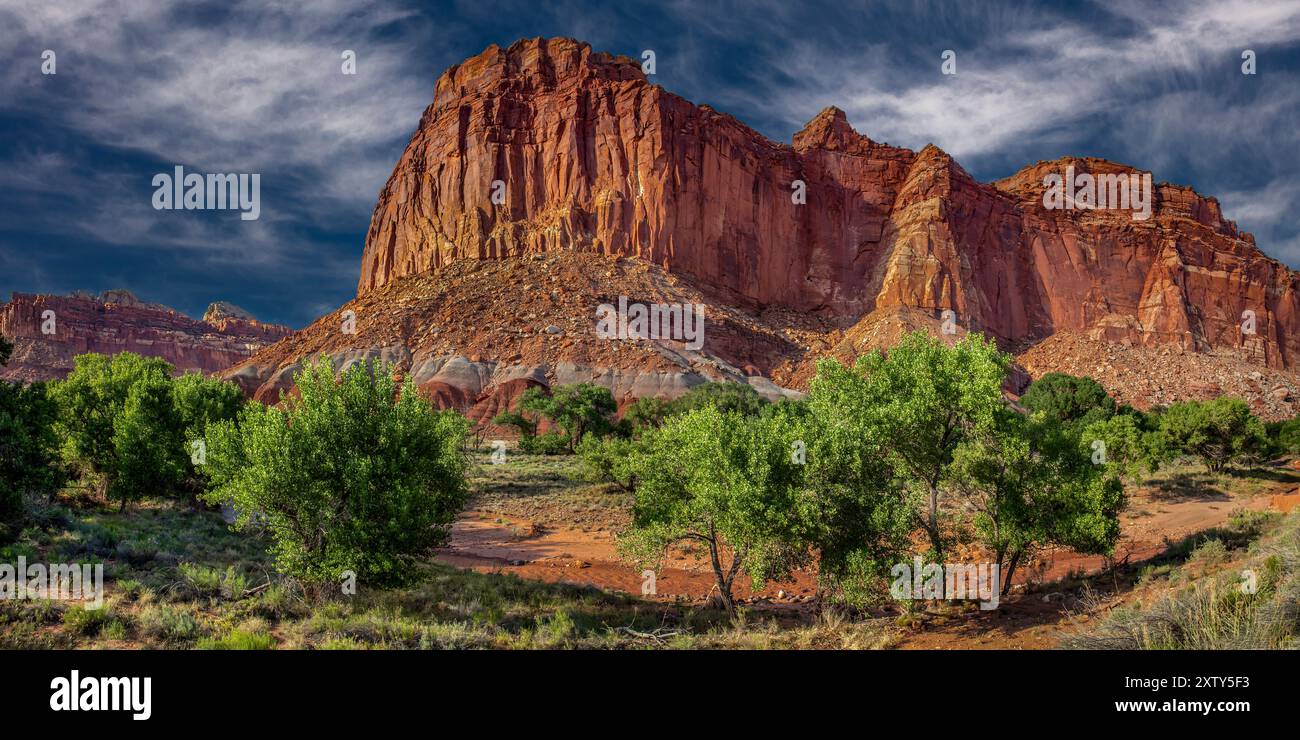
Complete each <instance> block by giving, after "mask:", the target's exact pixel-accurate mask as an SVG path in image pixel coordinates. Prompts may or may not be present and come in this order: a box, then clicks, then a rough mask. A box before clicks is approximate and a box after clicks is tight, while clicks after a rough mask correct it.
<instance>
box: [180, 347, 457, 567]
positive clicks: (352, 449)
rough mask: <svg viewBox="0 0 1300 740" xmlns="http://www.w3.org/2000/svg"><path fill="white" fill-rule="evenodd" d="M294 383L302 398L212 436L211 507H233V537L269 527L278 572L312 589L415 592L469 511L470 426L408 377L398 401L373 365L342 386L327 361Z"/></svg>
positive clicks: (386, 375) (249, 410)
mask: <svg viewBox="0 0 1300 740" xmlns="http://www.w3.org/2000/svg"><path fill="white" fill-rule="evenodd" d="M294 382H295V384H296V386H297V388H298V392H299V395H298V397H297V398H289V397H284V396H282V397H281V403H280V407H278V408H277V407H269V406H262V405H261V404H256V403H254V404H249V405H248V406H246V407H245V408H244V410H243V412H242V413H241V414H240V417H239V421H238V423H232V422H217V423H215V424H213V425H212V426H210V427H209V429H208V465H207V473H208V475H209V477H210V480H211V487H210V488H209V490H208V492H207V493H206V494H205V498H206V500H208V501H209V502H211V503H214V504H216V503H222V502H230V503H232V504H233V506H234V508H235V511H236V512H237V519H236V522H235V525H234V526H235V528H236V529H247V528H249V527H252V526H254V525H255V523H256V525H257V526H263V527H265V528H266V530H267V531H268V532H269V534H270V536H271V541H272V545H271V552H272V554H273V555H274V556H275V560H276V567H277V568H278V569H279V570H280V571H281V572H283V573H285V574H288V575H290V576H293V577H295V578H298V579H300V580H302V581H303V582H305V583H308V584H315V585H316V586H318V587H319V586H321V585H323V584H325V583H327V582H331V581H335V582H337V581H338V580H340V579H341V578H343V577H344V574H345V573H346V572H348V571H351V572H352V573H355V574H356V577H357V578H358V580H359V581H361V582H363V583H367V584H370V585H374V586H387V585H398V584H403V583H407V582H410V581H411V580H413V579H414V578H415V577H416V567H415V565H416V563H417V561H419V560H420V559H422V558H426V557H429V556H430V555H431V554H432V552H433V550H434V548H437V547H439V546H442V545H445V544H446V543H447V541H448V538H449V536H450V532H451V524H452V522H453V520H454V519H455V517H456V514H457V513H458V512H459V511H460V510H461V509H462V508H463V507H464V505H465V502H466V499H467V495H468V494H467V489H466V483H465V460H464V457H463V456H462V454H461V446H462V444H463V442H464V438H465V434H466V432H467V426H468V425H467V423H466V421H465V420H464V418H463V417H461V416H460V415H459V414H457V413H455V412H454V411H442V412H438V411H434V410H433V408H432V407H431V406H430V405H429V404H428V403H427V402H425V401H424V400H423V399H421V398H420V396H419V394H418V393H417V392H416V390H415V387H414V385H413V383H412V382H411V380H410V379H409V378H408V379H407V381H406V383H405V385H403V386H402V387H401V388H400V393H399V388H398V385H397V383H396V381H394V379H393V376H392V373H391V368H390V367H388V366H387V365H383V364H380V363H377V362H376V363H372V364H371V365H370V366H369V367H365V366H363V365H360V364H357V365H353V366H352V367H350V368H349V369H348V370H347V371H346V372H344V373H343V374H342V377H341V378H337V379H336V375H335V371H334V366H333V362H332V361H331V360H330V359H329V358H323V359H321V360H319V361H317V362H315V363H312V364H310V365H308V366H307V367H305V368H304V369H303V371H302V372H301V373H300V374H299V375H297V376H296V377H295V379H294Z"/></svg>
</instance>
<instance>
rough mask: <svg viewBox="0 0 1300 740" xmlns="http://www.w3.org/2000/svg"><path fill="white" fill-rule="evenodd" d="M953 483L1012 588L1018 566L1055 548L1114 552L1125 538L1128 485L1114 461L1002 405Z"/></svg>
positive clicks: (978, 434)
mask: <svg viewBox="0 0 1300 740" xmlns="http://www.w3.org/2000/svg"><path fill="white" fill-rule="evenodd" d="M946 485H947V486H949V487H950V488H951V489H952V491H953V493H954V494H955V495H956V496H957V497H958V499H959V500H960V501H961V503H962V505H963V507H964V508H967V509H968V510H970V511H972V512H973V524H974V528H975V532H976V534H977V536H978V538H979V540H980V542H981V543H982V544H983V545H984V546H985V547H986V548H988V550H989V551H990V552H991V553H992V554H993V557H994V562H995V563H996V564H997V566H998V569H999V572H1000V573H1001V574H1002V591H1003V593H1007V592H1009V591H1010V588H1011V583H1012V579H1013V578H1014V577H1015V573H1016V569H1017V567H1018V566H1019V565H1020V564H1022V563H1024V562H1026V561H1027V560H1028V559H1029V558H1030V557H1032V555H1033V554H1034V552H1035V551H1037V550H1039V549H1041V548H1043V547H1047V546H1050V545H1059V546H1063V547H1069V548H1072V549H1074V550H1075V551H1077V552H1081V553H1086V554H1101V555H1110V554H1111V552H1113V550H1114V546H1115V543H1116V542H1117V541H1118V539H1119V534H1120V524H1119V513H1120V511H1122V510H1123V508H1124V504H1125V498H1124V487H1123V485H1122V484H1121V483H1120V481H1119V473H1118V471H1117V469H1116V468H1115V467H1114V466H1112V465H1107V464H1102V465H1097V464H1094V463H1093V462H1092V460H1091V458H1090V457H1089V454H1088V451H1087V450H1083V449H1080V447H1079V445H1078V441H1077V437H1076V436H1075V435H1074V434H1073V432H1072V430H1069V429H1067V428H1065V422H1062V421H1061V420H1059V419H1057V418H1055V417H1052V416H1049V415H1047V414H1046V413H1045V412H1038V413H1036V414H1034V415H1032V416H1026V415H1023V414H1019V413H1017V412H1015V411H1012V410H1010V409H1003V410H999V411H998V412H997V413H996V414H995V423H994V424H991V425H988V426H984V427H981V428H979V429H977V430H975V431H974V432H972V433H971V434H968V435H967V436H966V438H965V439H964V440H963V442H962V444H961V445H960V446H959V447H958V449H957V450H956V452H955V453H954V455H953V462H952V465H951V466H950V467H949V469H948V471H947V480H946Z"/></svg>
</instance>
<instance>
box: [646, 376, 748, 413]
mask: <svg viewBox="0 0 1300 740" xmlns="http://www.w3.org/2000/svg"><path fill="white" fill-rule="evenodd" d="M766 405H767V400H766V399H764V398H763V397H762V396H760V395H759V394H758V391H756V390H754V387H753V386H751V385H749V384H747V383H735V382H731V381H725V380H724V381H717V382H708V383H700V384H699V385H697V386H695V387H693V388H691V389H690V390H688V391H686V393H684V394H682V395H680V396H678V397H677V398H675V399H673V400H672V401H671V402H670V403H669V404H668V413H669V414H684V413H686V412H688V411H693V410H695V409H698V408H704V407H705V406H712V407H713V408H716V409H717V410H719V411H724V412H729V411H734V412H736V413H739V414H744V415H746V416H754V415H756V414H758V413H759V412H761V411H762V410H763V407H764V406H766Z"/></svg>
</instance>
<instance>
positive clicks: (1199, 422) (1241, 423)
mask: <svg viewBox="0 0 1300 740" xmlns="http://www.w3.org/2000/svg"><path fill="white" fill-rule="evenodd" d="M1159 430H1160V437H1161V440H1162V441H1163V443H1164V445H1165V446H1166V448H1167V449H1169V450H1171V451H1176V452H1182V453H1183V454H1187V455H1195V456H1196V457H1198V458H1200V459H1201V462H1202V463H1204V465H1205V468H1206V469H1207V470H1209V471H1210V472H1211V473H1219V472H1222V471H1223V469H1224V468H1225V467H1227V466H1228V465H1229V464H1231V463H1233V462H1234V461H1236V460H1238V459H1241V458H1242V457H1244V456H1246V455H1249V454H1252V453H1255V452H1257V451H1259V450H1262V449H1264V448H1265V447H1266V445H1267V441H1268V438H1267V435H1266V434H1265V433H1264V426H1263V424H1261V423H1260V421H1259V419H1257V418H1255V415H1254V414H1252V413H1251V412H1250V407H1249V406H1248V405H1246V402H1245V401H1243V400H1241V399H1240V398H1233V397H1230V396H1220V397H1219V398H1216V399H1214V400H1212V401H1204V402H1201V401H1184V402H1182V403H1176V404H1174V405H1172V406H1170V407H1169V408H1168V409H1166V410H1165V412H1164V413H1163V414H1161V415H1160V421H1159Z"/></svg>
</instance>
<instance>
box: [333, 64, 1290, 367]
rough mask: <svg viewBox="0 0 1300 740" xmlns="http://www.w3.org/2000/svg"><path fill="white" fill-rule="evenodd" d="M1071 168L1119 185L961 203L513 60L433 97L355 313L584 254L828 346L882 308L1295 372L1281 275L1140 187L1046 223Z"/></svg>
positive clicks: (373, 235)
mask: <svg viewBox="0 0 1300 740" xmlns="http://www.w3.org/2000/svg"><path fill="white" fill-rule="evenodd" d="M1070 164H1074V165H1075V166H1076V169H1077V170H1078V171H1080V172H1085V171H1089V172H1120V171H1122V172H1128V171H1130V169H1129V168H1126V167H1122V166H1120V165H1116V164H1112V163H1109V162H1104V161H1101V160H1094V159H1086V160H1084V159H1080V160H1074V159H1069V160H1065V159H1063V160H1059V161H1056V162H1039V163H1037V164H1035V165H1032V166H1030V167H1027V168H1026V169H1024V170H1022V171H1021V172H1019V173H1017V174H1016V175H1014V176H1012V177H1010V178H1007V179H1005V180H1002V181H999V182H997V183H992V184H984V183H979V182H976V181H975V180H974V179H973V178H971V177H970V175H968V174H967V173H966V172H965V171H964V170H963V169H962V168H961V166H960V165H958V164H957V163H956V162H954V161H953V160H952V159H951V157H949V156H948V155H947V154H945V153H944V152H942V151H940V150H939V149H937V148H936V147H933V146H928V147H926V148H925V149H923V150H921V151H920V152H915V153H914V152H912V151H909V150H907V149H901V148H897V147H891V146H888V145H885V144H880V143H877V142H873V141H871V140H870V139H868V138H867V137H865V136H862V135H860V134H858V133H856V132H855V131H854V130H853V129H852V128H851V127H850V126H849V124H848V122H847V121H846V119H845V117H844V114H843V113H842V112H840V111H839V110H837V109H834V108H828V109H826V110H824V111H822V112H821V113H820V114H818V115H817V116H816V117H815V118H814V119H813V120H812V121H810V122H809V124H808V125H807V126H806V127H805V128H804V130H802V131H800V132H799V133H798V134H796V135H795V137H794V141H793V146H787V145H783V144H778V143H775V142H772V141H770V140H768V139H766V138H764V137H763V136H761V135H760V134H758V133H757V132H755V131H753V130H752V129H750V128H748V127H746V126H745V125H743V124H742V123H740V122H739V121H737V120H736V119H734V118H732V117H730V116H727V115H725V114H722V113H719V112H717V111H714V110H713V109H711V108H709V107H707V106H696V105H694V104H692V103H690V102H688V101H686V100H684V99H682V98H680V97H677V96H675V95H673V94H671V93H668V92H666V91H665V90H663V89H662V88H661V87H659V86H657V85H652V84H650V83H649V82H648V81H647V80H646V79H645V76H644V75H643V74H642V73H641V70H640V67H639V65H638V63H637V62H635V61H633V60H631V59H628V58H626V57H616V56H611V55H608V54H603V53H600V52H595V51H592V50H591V48H590V47H589V46H588V45H587V44H584V43H580V42H577V41H573V40H569V39H551V40H545V39H530V40H525V41H520V42H518V43H516V44H514V45H512V46H511V47H510V48H508V49H501V48H499V47H496V46H492V47H489V48H488V49H487V50H486V51H484V52H483V53H482V54H480V55H478V56H477V57H474V58H472V59H469V60H467V61H465V62H464V63H462V64H459V65H456V66H455V67H452V68H451V69H449V70H448V71H447V72H446V73H445V74H443V75H442V77H441V78H440V79H439V80H438V82H437V87H436V90H435V95H434V101H433V104H432V105H430V106H429V108H428V109H427V110H426V111H425V113H424V115H423V117H422V118H421V120H420V124H419V127H418V129H417V131H416V133H415V134H414V136H413V137H412V139H411V142H410V144H409V145H408V146H407V148H406V151H405V152H404V153H403V155H402V158H401V160H400V161H399V162H398V164H397V167H396V169H395V170H394V172H393V175H392V177H391V178H390V179H389V181H388V183H387V185H386V186H385V187H384V189H383V191H382V192H381V194H380V197H379V202H378V204H377V206H376V208H375V212H374V215H373V218H372V220H371V225H370V230H369V232H368V234H367V238H366V245H365V252H364V256H363V259H362V268H361V278H360V281H359V284H358V295H359V296H364V295H366V294H367V293H370V292H372V291H375V290H377V289H379V288H381V287H383V286H385V285H387V284H389V283H391V282H392V281H394V280H396V279H397V278H401V277H404V276H408V275H414V274H421V273H426V272H429V271H431V270H434V269H437V268H439V267H441V266H443V265H446V264H448V263H449V262H451V261H453V260H457V259H464V258H470V259H495V258H504V257H511V256H518V255H522V254H528V253H539V252H553V251H560V250H564V251H569V250H573V251H594V252H602V253H607V254H615V255H623V256H633V257H639V258H641V259H644V260H647V261H650V262H653V263H655V264H658V265H661V266H663V267H665V268H666V269H668V270H670V271H672V272H678V273H682V274H687V275H691V276H693V277H694V278H695V279H697V280H699V281H701V282H702V283H704V284H709V285H713V286H717V287H721V288H725V289H729V290H733V291H735V292H736V293H737V294H739V295H740V296H741V297H743V298H744V299H748V300H749V301H753V302H755V303H756V304H758V305H759V306H777V307H782V308H789V309H794V310H797V311H815V312H818V313H820V314H822V315H826V316H830V317H832V318H834V319H835V320H837V321H839V322H841V324H843V325H845V326H848V325H852V324H853V323H855V322H856V321H858V320H859V319H860V318H862V317H863V316H865V315H866V314H868V313H870V312H872V311H874V310H876V309H881V308H885V309H888V308H898V307H910V308H919V309H922V310H924V311H927V312H930V313H932V314H934V315H936V316H937V315H938V314H939V312H941V311H943V310H945V309H952V310H954V311H955V312H956V315H957V320H958V322H959V323H960V324H961V325H962V326H963V327H966V328H971V329H977V330H982V331H985V332H988V333H990V334H992V335H994V336H996V337H997V338H999V339H1000V340H1001V341H1002V342H1003V343H1004V344H1005V345H1007V346H1008V347H1010V348H1024V347H1027V346H1029V345H1031V344H1033V343H1035V342H1037V341H1040V340H1042V339H1044V338H1046V337H1048V336H1050V335H1051V334H1053V333H1055V332H1057V331H1062V330H1070V331H1074V332H1080V333H1082V334H1084V335H1086V336H1091V337H1093V338H1097V339H1103V340H1106V341H1110V342H1120V343H1124V344H1128V345H1133V346H1171V345H1172V346H1176V347H1179V348H1182V349H1184V350H1193V351H1208V350H1214V351H1218V352H1228V353H1231V354H1234V355H1237V356H1240V357H1241V358H1242V359H1247V360H1249V361H1251V362H1254V363H1257V364H1263V365H1268V366H1270V367H1291V366H1293V365H1294V364H1295V363H1296V362H1297V357H1300V332H1297V331H1295V330H1296V328H1297V322H1300V315H1298V314H1300V294H1298V292H1297V287H1300V286H1298V283H1297V275H1296V273H1293V272H1291V271H1290V270H1288V269H1287V268H1286V267H1284V266H1283V265H1281V264H1280V263H1278V262H1277V261H1275V260H1272V259H1269V258H1268V257H1266V256H1265V255H1264V254H1263V253H1261V252H1260V251H1259V250H1258V249H1257V248H1256V247H1255V244H1254V240H1253V238H1252V237H1251V236H1250V235H1249V234H1245V233H1241V232H1239V231H1238V230H1237V228H1236V226H1235V225H1234V224H1233V223H1232V222H1230V221H1226V220H1225V219H1223V217H1222V215H1221V214H1220V212H1219V207H1218V204H1217V202H1216V201H1215V200H1214V199H1213V198H1205V197H1202V196H1200V195H1198V194H1196V193H1195V192H1193V191H1192V190H1190V189H1188V188H1184V187H1179V186H1174V185H1168V184H1159V185H1157V186H1156V188H1155V190H1156V192H1155V193H1154V204H1153V214H1152V217H1151V218H1150V219H1148V220H1144V221H1140V220H1134V219H1132V218H1131V214H1130V213H1129V212H1127V211H1102V210H1092V211H1078V210H1068V211H1067V210H1047V209H1045V208H1044V207H1043V205H1042V178H1043V175H1044V174H1047V173H1058V174H1063V173H1064V170H1065V168H1066V167H1067V166H1068V165H1070ZM497 180H500V181H501V182H502V183H503V184H504V190H503V191H500V192H501V194H502V195H503V196H504V202H501V203H494V200H493V194H494V187H493V183H494V181H497ZM796 181H801V182H802V183H804V185H805V186H806V203H805V204H802V205H800V204H796V203H794V202H792V198H791V195H792V192H793V187H794V183H795V182H796ZM1247 310H1249V311H1253V312H1254V313H1255V317H1256V323H1255V333H1254V334H1248V333H1243V332H1242V331H1241V321H1242V319H1241V317H1242V314H1243V312H1244V311H1247Z"/></svg>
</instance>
